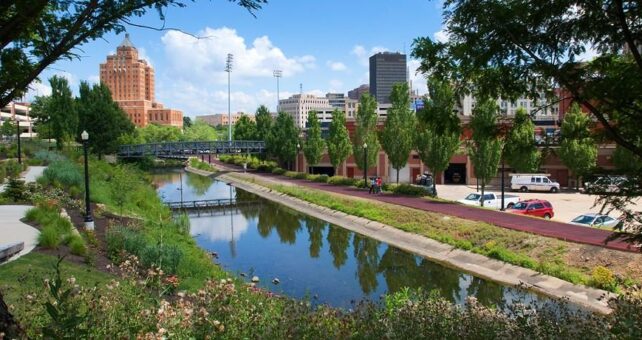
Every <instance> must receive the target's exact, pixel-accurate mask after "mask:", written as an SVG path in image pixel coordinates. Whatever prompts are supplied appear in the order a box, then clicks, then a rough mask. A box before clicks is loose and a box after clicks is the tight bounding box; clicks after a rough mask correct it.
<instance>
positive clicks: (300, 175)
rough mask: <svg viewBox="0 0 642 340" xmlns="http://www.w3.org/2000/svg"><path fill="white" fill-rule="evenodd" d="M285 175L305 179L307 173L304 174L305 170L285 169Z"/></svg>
mask: <svg viewBox="0 0 642 340" xmlns="http://www.w3.org/2000/svg"><path fill="white" fill-rule="evenodd" d="M285 175H286V176H288V177H290V178H296V179H306V178H307V177H308V174H306V173H305V172H296V171H286V172H285Z"/></svg>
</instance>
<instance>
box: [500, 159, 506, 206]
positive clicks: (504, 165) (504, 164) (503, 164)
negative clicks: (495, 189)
mask: <svg viewBox="0 0 642 340" xmlns="http://www.w3.org/2000/svg"><path fill="white" fill-rule="evenodd" d="M505 167H506V162H505V161H504V148H503V147H502V184H501V186H502V207H501V209H500V210H501V211H504V210H506V208H505V206H504V190H505V189H504V168H505Z"/></svg>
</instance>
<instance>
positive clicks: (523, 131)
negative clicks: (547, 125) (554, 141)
mask: <svg viewBox="0 0 642 340" xmlns="http://www.w3.org/2000/svg"><path fill="white" fill-rule="evenodd" d="M504 143H505V146H504V158H505V159H506V163H508V165H510V167H511V168H513V169H515V171H516V172H526V173H529V172H535V171H537V169H538V168H539V162H540V159H541V153H540V152H539V151H538V150H537V146H536V145H535V124H533V122H532V120H531V118H530V116H529V115H528V112H526V109H524V108H523V107H520V108H519V109H517V111H516V112H515V118H513V125H512V126H511V129H510V132H509V133H508V136H507V138H506V140H505V141H504Z"/></svg>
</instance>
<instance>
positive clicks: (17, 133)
mask: <svg viewBox="0 0 642 340" xmlns="http://www.w3.org/2000/svg"><path fill="white" fill-rule="evenodd" d="M16 138H17V139H18V164H22V155H21V154H22V152H21V151H20V121H19V120H18V117H17V116H16Z"/></svg>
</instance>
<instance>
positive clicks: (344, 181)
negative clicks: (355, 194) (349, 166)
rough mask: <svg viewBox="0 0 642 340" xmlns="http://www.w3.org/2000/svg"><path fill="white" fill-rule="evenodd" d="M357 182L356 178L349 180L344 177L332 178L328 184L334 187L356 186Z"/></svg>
mask: <svg viewBox="0 0 642 340" xmlns="http://www.w3.org/2000/svg"><path fill="white" fill-rule="evenodd" d="M356 182H357V180H356V179H354V178H348V177H343V176H332V177H330V178H328V183H330V184H334V185H354V184H355V183H356Z"/></svg>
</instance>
